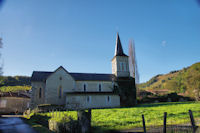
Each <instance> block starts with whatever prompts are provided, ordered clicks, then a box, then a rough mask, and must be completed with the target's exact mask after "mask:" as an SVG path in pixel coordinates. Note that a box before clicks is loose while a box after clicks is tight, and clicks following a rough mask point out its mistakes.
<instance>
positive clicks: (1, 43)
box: [0, 37, 3, 75]
mask: <svg viewBox="0 0 200 133" xmlns="http://www.w3.org/2000/svg"><path fill="white" fill-rule="evenodd" d="M0 48H3V42H2V38H1V37H0ZM0 57H1V54H0ZM2 74H3V64H0V75H2Z"/></svg>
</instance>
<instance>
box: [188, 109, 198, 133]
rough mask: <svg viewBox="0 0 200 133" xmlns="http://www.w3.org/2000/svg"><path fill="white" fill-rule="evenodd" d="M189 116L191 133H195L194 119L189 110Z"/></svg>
mask: <svg viewBox="0 0 200 133" xmlns="http://www.w3.org/2000/svg"><path fill="white" fill-rule="evenodd" d="M189 115H190V121H191V125H192V129H193V133H195V132H196V125H195V121H194V117H193V114H192V111H191V110H189Z"/></svg>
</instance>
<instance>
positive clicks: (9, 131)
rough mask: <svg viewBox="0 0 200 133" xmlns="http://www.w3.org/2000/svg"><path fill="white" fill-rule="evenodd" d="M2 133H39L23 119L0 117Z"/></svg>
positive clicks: (0, 131)
mask: <svg viewBox="0 0 200 133" xmlns="http://www.w3.org/2000/svg"><path fill="white" fill-rule="evenodd" d="M0 133H37V132H36V131H35V130H33V129H32V128H31V127H30V126H29V125H28V124H26V123H24V121H23V120H22V119H21V118H17V117H7V118H6V117H0Z"/></svg>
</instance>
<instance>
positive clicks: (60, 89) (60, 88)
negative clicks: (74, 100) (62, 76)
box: [58, 86, 62, 99]
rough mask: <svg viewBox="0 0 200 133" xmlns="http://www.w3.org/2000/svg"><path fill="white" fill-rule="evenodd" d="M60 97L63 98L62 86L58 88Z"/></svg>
mask: <svg viewBox="0 0 200 133" xmlns="http://www.w3.org/2000/svg"><path fill="white" fill-rule="evenodd" d="M58 97H59V98H60V99H61V98H62V87H61V86H60V87H59V90H58Z"/></svg>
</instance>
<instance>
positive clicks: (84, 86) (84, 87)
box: [83, 84, 86, 92]
mask: <svg viewBox="0 0 200 133" xmlns="http://www.w3.org/2000/svg"><path fill="white" fill-rule="evenodd" d="M83 90H84V92H86V84H84V85H83Z"/></svg>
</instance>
